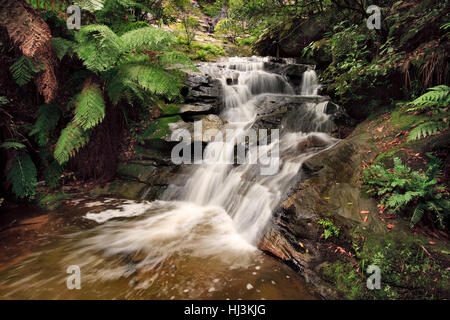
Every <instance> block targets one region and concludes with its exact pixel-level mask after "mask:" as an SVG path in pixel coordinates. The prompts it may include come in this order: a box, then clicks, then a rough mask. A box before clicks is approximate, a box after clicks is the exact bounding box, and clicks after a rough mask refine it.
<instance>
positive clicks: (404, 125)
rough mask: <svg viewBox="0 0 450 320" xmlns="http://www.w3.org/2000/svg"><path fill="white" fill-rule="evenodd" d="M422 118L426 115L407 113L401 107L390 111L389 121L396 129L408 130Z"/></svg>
mask: <svg viewBox="0 0 450 320" xmlns="http://www.w3.org/2000/svg"><path fill="white" fill-rule="evenodd" d="M422 119H426V117H423V116H417V115H413V114H408V113H407V112H406V111H404V110H402V109H397V110H394V111H392V113H391V118H390V122H391V124H392V125H393V126H394V127H395V128H396V129H398V130H408V129H410V128H411V127H412V126H414V125H416V124H417V123H419V122H420V121H421V120H422Z"/></svg>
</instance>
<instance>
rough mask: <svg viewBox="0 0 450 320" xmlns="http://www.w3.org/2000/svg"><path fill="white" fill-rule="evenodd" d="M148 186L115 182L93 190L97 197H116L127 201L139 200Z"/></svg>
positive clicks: (134, 182) (135, 182) (128, 182)
mask: <svg viewBox="0 0 450 320" xmlns="http://www.w3.org/2000/svg"><path fill="white" fill-rule="evenodd" d="M146 188H148V186H147V185H146V184H144V183H141V182H137V181H120V180H119V181H113V182H111V183H108V184H107V185H105V186H103V187H100V186H98V187H96V188H95V189H94V190H92V193H93V194H95V195H104V196H116V197H120V198H125V199H133V200H137V199H139V198H140V196H141V194H142V193H143V192H144V190H145V189H146Z"/></svg>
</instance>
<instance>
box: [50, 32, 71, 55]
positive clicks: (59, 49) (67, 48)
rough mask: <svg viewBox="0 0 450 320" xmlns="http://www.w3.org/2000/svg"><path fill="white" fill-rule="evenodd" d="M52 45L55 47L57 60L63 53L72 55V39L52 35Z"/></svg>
mask: <svg viewBox="0 0 450 320" xmlns="http://www.w3.org/2000/svg"><path fill="white" fill-rule="evenodd" d="M52 46H53V49H55V51H56V55H57V56H58V59H59V60H61V59H62V58H63V57H64V56H65V55H68V56H69V57H72V56H73V54H74V48H75V42H73V41H70V40H67V39H64V38H59V37H53V38H52Z"/></svg>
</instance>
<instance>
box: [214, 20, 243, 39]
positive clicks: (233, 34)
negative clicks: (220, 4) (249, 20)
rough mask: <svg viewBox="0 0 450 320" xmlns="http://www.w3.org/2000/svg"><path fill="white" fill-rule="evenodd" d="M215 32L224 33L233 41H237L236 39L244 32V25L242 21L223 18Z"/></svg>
mask: <svg viewBox="0 0 450 320" xmlns="http://www.w3.org/2000/svg"><path fill="white" fill-rule="evenodd" d="M214 32H215V34H217V35H223V36H225V37H227V38H228V39H230V40H231V41H232V42H233V43H236V39H237V38H238V37H239V36H240V35H241V34H243V33H244V26H243V24H242V21H236V20H233V19H222V20H220V21H219V22H218V23H217V24H216V26H215V28H214Z"/></svg>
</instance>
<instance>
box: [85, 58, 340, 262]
mask: <svg viewBox="0 0 450 320" xmlns="http://www.w3.org/2000/svg"><path fill="white" fill-rule="evenodd" d="M264 61H266V59H265V58H258V57H252V58H230V59H228V60H227V61H224V62H217V63H204V64H201V65H200V66H199V69H200V71H201V72H202V73H203V74H206V75H210V76H211V77H213V78H216V79H218V80H220V82H221V85H222V89H223V90H222V92H223V99H222V100H223V104H224V108H223V111H222V113H221V115H220V117H221V118H222V119H224V120H225V122H226V125H225V128H224V129H223V130H222V132H227V135H226V139H223V141H213V142H210V143H209V144H208V145H207V146H206V148H205V150H204V159H203V162H202V163H201V164H195V165H192V166H191V168H187V170H189V169H191V171H190V178H189V179H188V180H187V182H186V184H185V185H184V187H180V186H177V185H172V186H170V187H169V188H168V189H167V190H166V192H165V193H164V195H163V196H162V201H156V202H153V203H148V202H144V203H141V204H137V205H136V204H129V205H125V206H124V207H122V208H120V209H118V210H117V209H116V210H112V211H113V212H111V210H107V211H106V212H101V213H95V214H90V215H88V216H87V217H88V218H90V219H94V220H96V221H102V222H103V221H105V220H108V219H110V218H112V217H114V218H117V217H120V216H122V217H130V216H132V217H136V216H138V215H142V216H143V218H141V220H138V221H135V220H132V221H129V222H127V223H121V224H120V225H118V224H115V223H114V222H107V223H106V225H105V229H106V228H108V230H109V231H108V232H102V234H101V235H98V236H96V237H94V238H93V239H89V241H87V242H85V243H84V245H85V246H87V247H95V248H96V249H97V250H99V249H101V250H106V251H107V252H114V253H116V254H117V253H120V252H129V251H130V250H135V251H138V252H145V254H146V256H147V258H146V263H151V264H154V265H158V264H160V263H162V261H164V260H165V259H168V257H170V256H174V255H180V254H189V255H190V256H197V257H201V256H204V255H211V256H217V257H220V258H222V259H227V261H234V262H235V263H237V264H239V263H245V257H246V256H248V255H249V253H250V252H253V251H254V250H256V246H257V243H258V241H259V239H260V238H261V236H262V234H263V231H264V228H265V227H266V225H267V223H268V222H269V220H270V218H271V216H272V212H273V210H274V208H275V207H276V206H277V205H278V203H279V202H280V201H281V199H282V196H283V194H285V192H286V191H287V188H288V187H289V184H290V182H291V181H292V179H293V178H294V177H296V176H297V175H298V174H299V170H300V167H301V165H302V163H303V162H304V161H305V160H306V159H308V158H309V157H311V156H312V155H314V154H316V153H317V152H318V149H319V150H323V149H324V148H327V147H329V146H331V145H333V144H334V143H335V142H336V139H334V138H332V137H330V136H329V135H328V134H326V133H324V132H315V131H320V130H321V128H322V126H323V124H324V123H326V122H327V120H328V116H327V115H325V113H324V107H325V104H324V103H318V104H316V103H306V107H305V110H304V113H301V112H299V114H302V115H303V116H304V117H303V118H302V119H303V120H301V121H300V124H301V126H300V129H302V128H303V130H301V131H298V132H289V131H286V132H282V133H281V134H280V135H279V136H278V137H277V136H276V135H274V136H273V137H272V138H271V141H270V142H269V143H268V144H267V145H264V146H257V145H249V146H248V152H247V160H248V161H246V162H245V163H244V164H241V165H235V163H234V162H235V161H234V160H235V159H234V156H235V155H234V150H235V145H236V141H239V139H242V138H244V137H245V136H246V135H247V134H249V130H251V128H252V125H253V124H254V123H255V121H256V119H257V115H258V107H259V103H260V102H259V101H260V99H261V97H264V95H268V94H272V95H275V96H279V97H299V96H296V95H295V90H294V88H293V87H292V86H291V84H289V82H288V80H287V79H286V78H285V77H284V76H282V75H280V74H275V73H269V72H267V71H265V70H264ZM303 80H304V81H303V84H302V95H308V96H309V95H315V94H317V89H318V85H317V78H316V75H315V72H314V71H313V70H308V71H306V72H305V73H304V75H303ZM305 115H308V117H306V116H305ZM228 130H229V131H228ZM302 131H303V132H302ZM311 131H313V132H311ZM228 132H231V134H228ZM310 145H312V146H313V148H308V146H310ZM257 148H259V149H257ZM277 151H278V153H279V155H280V157H279V159H277V161H279V163H278V165H279V170H278V171H277V172H276V173H275V174H272V175H262V174H261V169H262V168H263V167H264V165H263V163H264V161H263V160H267V159H266V158H264V157H263V156H264V155H267V154H276V152H277ZM255 155H256V158H257V160H258V161H257V162H256V164H255V163H254V162H251V161H250V159H249V157H250V156H255ZM263 158H264V159H263ZM136 206H137V207H136ZM139 206H140V208H139ZM155 212H156V213H155ZM108 223H109V224H108ZM111 229H113V230H115V231H114V232H112V231H111Z"/></svg>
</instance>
